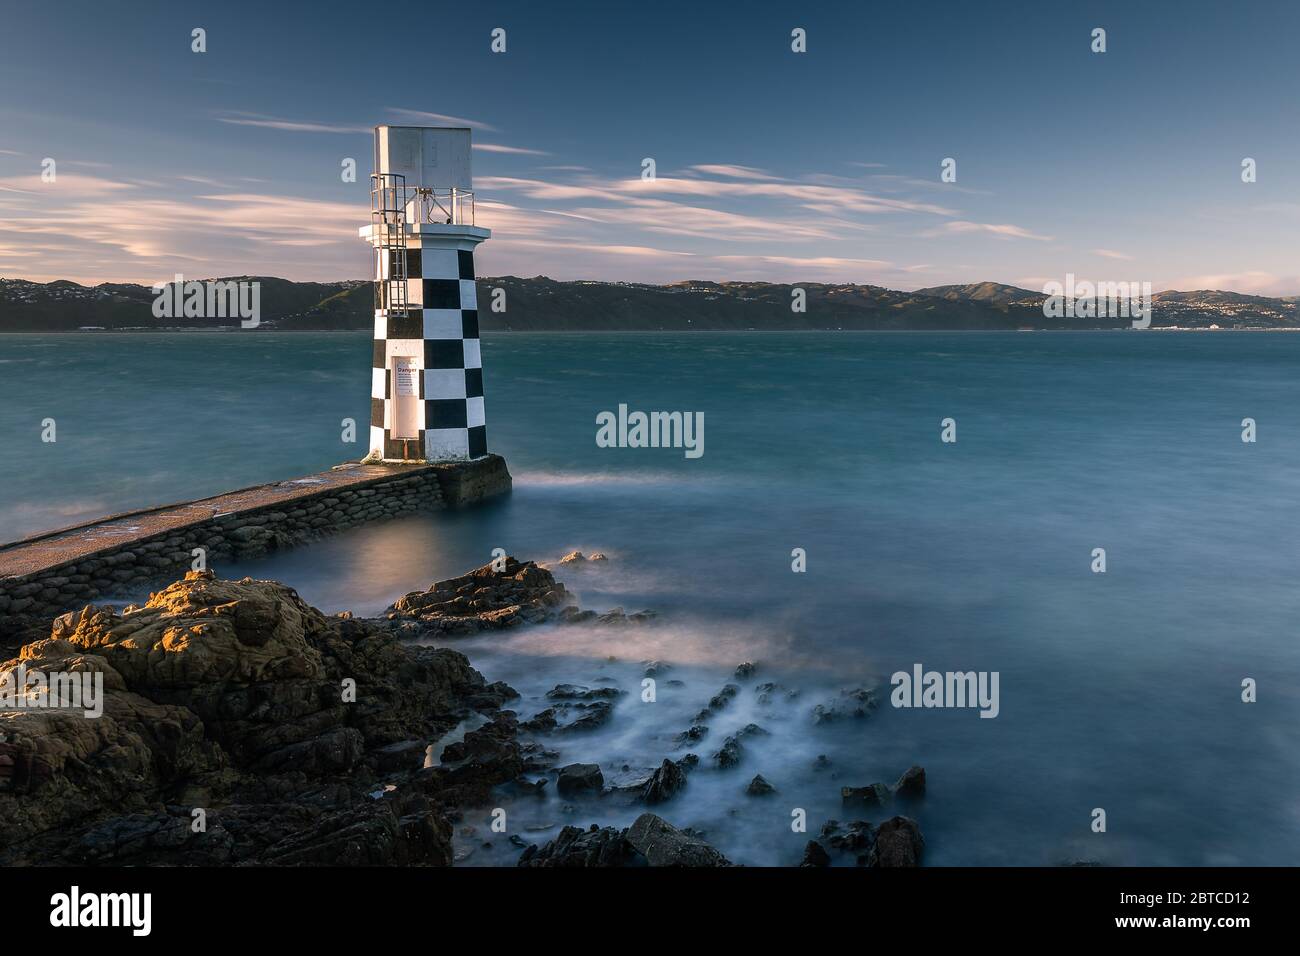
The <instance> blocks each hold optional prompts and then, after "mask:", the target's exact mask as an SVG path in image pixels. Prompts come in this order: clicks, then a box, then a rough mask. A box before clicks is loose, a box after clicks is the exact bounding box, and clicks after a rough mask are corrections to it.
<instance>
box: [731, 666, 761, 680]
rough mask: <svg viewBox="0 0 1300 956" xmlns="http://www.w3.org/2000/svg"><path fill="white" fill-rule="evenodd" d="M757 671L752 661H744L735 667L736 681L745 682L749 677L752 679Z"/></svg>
mask: <svg viewBox="0 0 1300 956" xmlns="http://www.w3.org/2000/svg"><path fill="white" fill-rule="evenodd" d="M757 670H758V665H757V664H755V663H754V662H753V661H745V663H743V664H740V665H738V666H737V667H736V679H737V680H747V679H749V678H750V677H753V676H754V673H755V672H756V671H757Z"/></svg>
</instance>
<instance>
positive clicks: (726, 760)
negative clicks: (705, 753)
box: [713, 736, 744, 770]
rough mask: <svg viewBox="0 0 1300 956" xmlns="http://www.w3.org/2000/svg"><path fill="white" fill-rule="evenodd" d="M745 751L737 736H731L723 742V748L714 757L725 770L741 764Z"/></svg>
mask: <svg viewBox="0 0 1300 956" xmlns="http://www.w3.org/2000/svg"><path fill="white" fill-rule="evenodd" d="M743 752H744V748H742V747H741V746H740V741H739V740H737V739H736V737H735V736H731V737H728V738H726V739H725V740H724V741H723V742H722V749H721V750H719V751H718V752H717V753H715V754H714V755H713V759H714V760H715V761H716V762H717V764H718V766H719V767H720V768H722V769H723V770H725V769H727V768H728V767H734V766H736V765H737V764H739V763H740V757H741V754H742V753H743Z"/></svg>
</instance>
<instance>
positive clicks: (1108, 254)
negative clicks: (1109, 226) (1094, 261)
mask: <svg viewBox="0 0 1300 956" xmlns="http://www.w3.org/2000/svg"><path fill="white" fill-rule="evenodd" d="M1092 254H1093V255H1095V256H1101V257H1102V258H1103V259H1127V260H1131V259H1132V258H1133V257H1132V256H1128V255H1125V254H1124V253H1122V252H1116V251H1115V250H1114V249H1093V250H1092Z"/></svg>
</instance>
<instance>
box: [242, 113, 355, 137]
mask: <svg viewBox="0 0 1300 956" xmlns="http://www.w3.org/2000/svg"><path fill="white" fill-rule="evenodd" d="M217 121H218V122H220V123H230V124H231V125H232V126H259V127H262V128H264V129H278V130H283V131H285V132H290V133H369V132H370V127H369V126H354V125H350V124H346V123H316V122H310V121H304V120H287V119H280V118H278V117H275V116H263V115H261V114H259V113H237V112H236V113H229V114H227V115H225V116H218V117H217Z"/></svg>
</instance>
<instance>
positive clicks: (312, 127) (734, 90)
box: [0, 0, 1300, 295]
mask: <svg viewBox="0 0 1300 956" xmlns="http://www.w3.org/2000/svg"><path fill="white" fill-rule="evenodd" d="M1098 27H1100V28H1103V29H1104V30H1105V31H1106V35H1105V39H1106V51H1105V52H1104V53H1095V52H1093V50H1092V45H1093V30H1094V29H1095V28H1098ZM195 28H202V29H203V30H204V31H205V33H206V52H201V53H199V52H194V51H193V49H192V44H193V40H192V31H193V30H194V29H195ZM497 28H500V29H502V30H504V31H505V47H506V48H505V52H493V50H492V49H491V45H492V32H493V30H495V29H497ZM796 28H800V29H802V30H804V31H806V48H807V49H806V52H802V53H796V52H794V51H793V50H792V48H791V47H792V42H793V41H792V37H791V33H792V31H793V30H794V29H796ZM1297 35H1300V4H1297V3H1295V2H1293V0H1277V2H1273V0H1259V2H1252V0H1242V2H1239V3H1221V2H1207V0H1181V2H1164V0H1145V2H1141V3H1135V2H1132V0H1125V2H1116V3H1109V2H1107V3H1092V2H1081V0H1060V2H1057V0H1036V2H1035V0H1029V2H981V3H972V2H946V0H927V2H924V3H921V2H906V3H904V2H899V3H890V4H884V3H871V2H863V0H856V2H851V3H850V2H818V3H815V4H814V3H809V2H806V0H805V2H790V3H776V2H767V0H749V2H745V3H743V4H742V3H712V4H710V3H702V2H699V0H695V2H689V3H686V2H677V0H656V2H653V3H645V4H634V3H609V2H605V3H594V2H593V3H586V2H565V0H555V2H550V3H545V4H543V3H537V2H531V0H529V2H509V3H506V2H502V3H493V2H482V3H465V2H461V3H457V4H447V3H439V2H436V0H423V2H417V3H404V2H399V0H391V2H389V0H386V2H385V3H383V4H381V5H379V6H374V5H369V4H363V3H337V2H334V0H320V2H311V3H306V2H304V3H293V2H277V3H269V2H259V3H245V2H242V0H228V2H222V3H187V2H178V0H169V2H162V3H153V2H129V3H112V4H108V3H103V2H101V0H94V2H86V0H83V2H61V0H41V2H26V0H0V277H6V278H27V279H32V280H36V281H49V280H52V279H60V278H66V279H73V280H75V281H78V282H82V283H85V284H95V283H99V282H107V281H114V282H120V281H132V282H144V283H152V282H155V281H158V280H161V279H170V277H172V276H173V275H174V274H176V273H181V274H183V275H185V276H186V277H187V278H207V277H214V276H227V275H275V276H282V277H284V278H289V279H296V280H320V281H330V280H339V279H348V278H356V279H359V278H368V273H367V270H368V268H369V261H370V259H369V254H368V250H367V247H366V246H365V244H364V242H363V241H362V240H360V239H359V238H358V237H357V229H358V228H359V227H360V226H363V225H365V224H366V223H367V222H368V221H369V192H368V190H369V182H368V176H369V172H370V169H369V165H370V156H371V135H372V134H371V133H370V130H371V128H372V127H373V126H375V125H376V124H380V123H394V124H402V125H431V126H437V125H458V126H459V125H467V126H470V127H471V128H472V130H473V139H474V146H475V149H474V187H475V193H476V199H477V209H478V224H479V225H484V226H487V227H489V228H490V229H491V230H492V232H493V238H492V239H491V240H490V241H488V242H486V243H484V244H483V245H482V246H480V247H479V250H478V253H477V255H476V261H477V269H478V273H479V274H480V275H483V276H492V275H520V276H534V275H547V276H550V277H552V278H556V279H599V280H619V281H632V282H655V283H658V282H675V281H681V280H686V279H712V280H727V279H735V280H766V281H773V282H799V281H808V282H858V283H870V284H874V285H883V286H887V287H889V288H895V289H904V290H911V289H916V288H921V287H925V286H933V285H942V284H950V283H966V282H977V281H985V280H991V281H997V282H1006V283H1010V284H1014V285H1019V286H1023V287H1026V288H1036V289H1037V288H1041V287H1042V286H1043V284H1044V283H1045V282H1048V281H1064V279H1065V276H1066V275H1067V274H1068V273H1073V274H1074V275H1076V276H1077V277H1078V278H1080V279H1091V280H1094V281H1135V282H1151V283H1152V286H1153V288H1154V289H1156V290H1161V289H1170V288H1173V289H1198V288H1219V289H1231V290H1234V291H1239V292H1250V293H1257V294H1263V295H1294V294H1300V261H1298V260H1297V256H1296V242H1295V237H1296V232H1297V229H1298V228H1300V187H1298V186H1297V178H1296V177H1297V175H1298V174H1300V160H1298V157H1300V121H1298V120H1300V115H1298V109H1297V97H1298V95H1300V57H1297V56H1296V53H1295V37H1296V36H1297ZM1247 157H1249V158H1251V159H1254V160H1255V164H1256V181H1255V182H1252V183H1245V182H1243V181H1242V161H1243V159H1245V158H1247ZM348 158H352V159H355V160H356V162H357V168H358V175H357V177H356V181H355V182H351V183H349V182H344V181H343V176H342V174H341V172H342V164H343V162H344V160H346V159H348ZM647 158H650V159H653V160H654V165H655V179H654V180H653V181H645V180H643V178H642V171H643V161H644V160H645V159H647ZM46 159H53V160H54V162H55V166H54V172H55V175H54V179H53V181H52V182H51V181H45V180H43V178H42V168H43V166H42V164H43V162H44V161H45V160H46ZM945 159H953V160H955V171H956V181H955V182H943V181H941V171H942V164H943V161H944V160H945Z"/></svg>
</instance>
